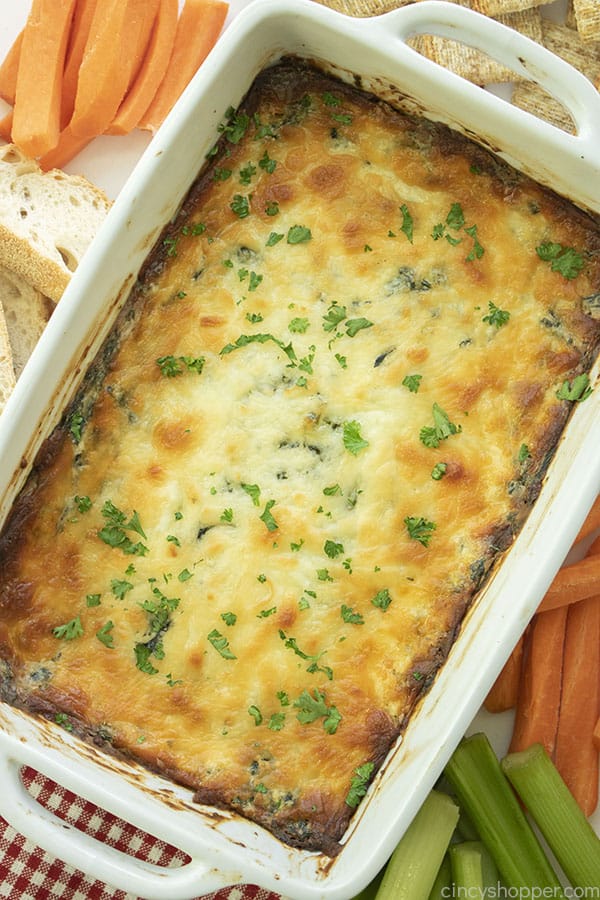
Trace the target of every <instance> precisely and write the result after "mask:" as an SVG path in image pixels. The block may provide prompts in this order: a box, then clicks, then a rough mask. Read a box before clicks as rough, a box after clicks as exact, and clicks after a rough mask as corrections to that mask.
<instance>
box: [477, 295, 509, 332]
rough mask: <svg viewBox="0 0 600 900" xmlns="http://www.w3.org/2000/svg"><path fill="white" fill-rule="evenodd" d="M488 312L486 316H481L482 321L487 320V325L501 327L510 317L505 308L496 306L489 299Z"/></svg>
mask: <svg viewBox="0 0 600 900" xmlns="http://www.w3.org/2000/svg"><path fill="white" fill-rule="evenodd" d="M488 310H489V312H488V314H487V316H483V317H482V320H481V321H482V322H487V323H488V324H489V325H493V326H494V327H495V328H501V327H502V326H503V325H506V323H507V322H508V320H509V319H510V313H509V312H508V310H507V309H500V308H499V307H498V306H496V304H495V303H492V301H491V300H490V301H489V303H488Z"/></svg>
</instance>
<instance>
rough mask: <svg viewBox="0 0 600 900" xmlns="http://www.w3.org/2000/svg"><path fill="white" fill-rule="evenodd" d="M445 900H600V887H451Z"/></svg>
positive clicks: (498, 885) (499, 885)
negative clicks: (565, 899) (559, 899)
mask: <svg viewBox="0 0 600 900" xmlns="http://www.w3.org/2000/svg"><path fill="white" fill-rule="evenodd" d="M441 893H442V897H444V898H445V900H545V898H548V900H558V898H562V897H566V898H567V900H600V886H599V887H570V886H567V887H552V886H550V887H549V886H544V887H536V886H535V885H533V886H532V887H506V886H505V885H503V884H500V883H498V884H493V885H489V886H487V887H483V888H480V887H473V886H471V887H465V886H461V885H451V886H450V887H443V888H442V891H441Z"/></svg>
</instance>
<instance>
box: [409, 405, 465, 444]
mask: <svg viewBox="0 0 600 900" xmlns="http://www.w3.org/2000/svg"><path fill="white" fill-rule="evenodd" d="M432 414H433V426H428V425H426V426H424V427H423V428H421V431H420V433H419V438H420V440H421V443H423V444H425V446H426V447H439V445H440V442H441V441H444V440H446V438H449V437H450V435H452V434H459V433H460V432H461V431H462V428H461V426H460V425H455V424H454V422H451V421H450V419H449V418H448V415H447V413H445V412H444V410H443V409H442V408H441V406H439V405H438V404H437V403H434V404H433V407H432Z"/></svg>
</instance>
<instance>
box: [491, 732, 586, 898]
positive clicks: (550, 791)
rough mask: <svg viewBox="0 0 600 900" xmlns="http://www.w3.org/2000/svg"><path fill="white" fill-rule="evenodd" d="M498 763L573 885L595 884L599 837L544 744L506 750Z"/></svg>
mask: <svg viewBox="0 0 600 900" xmlns="http://www.w3.org/2000/svg"><path fill="white" fill-rule="evenodd" d="M501 766H502V770H503V771H504V773H505V775H506V777H507V778H508V779H509V781H510V783H511V784H512V785H513V787H514V789H515V790H516V792H517V793H518V794H519V796H520V797H521V799H522V801H523V803H524V804H525V806H526V807H527V809H528V810H529V813H530V814H531V816H532V818H533V820H534V821H535V823H536V825H537V826H538V828H539V829H540V831H541V833H542V834H543V835H544V837H545V839H546V841H547V842H548V846H549V847H550V849H551V850H552V852H553V853H554V855H555V856H556V859H557V860H558V862H559V864H560V866H561V868H562V870H563V872H564V873H565V875H566V876H567V878H568V879H569V881H570V882H571V884H572V885H573V887H580V888H586V887H590V888H598V887H599V886H600V839H599V838H598V836H597V835H596V833H595V832H594V829H593V828H592V826H591V825H590V823H589V822H588V820H587V819H586V817H585V815H584V813H583V811H582V810H581V808H580V807H579V805H578V804H577V801H576V800H575V798H574V797H573V795H572V794H571V792H570V790H569V789H568V787H567V785H566V784H565V782H564V781H563V779H562V777H561V775H560V773H559V771H558V769H557V768H556V766H555V765H554V763H553V762H552V760H551V759H550V757H549V756H548V754H547V752H546V750H545V749H544V747H542V745H541V744H533V746H531V747H529V748H528V749H527V750H522V751H521V752H519V753H509V754H508V756H505V757H504V759H503V760H502V762H501Z"/></svg>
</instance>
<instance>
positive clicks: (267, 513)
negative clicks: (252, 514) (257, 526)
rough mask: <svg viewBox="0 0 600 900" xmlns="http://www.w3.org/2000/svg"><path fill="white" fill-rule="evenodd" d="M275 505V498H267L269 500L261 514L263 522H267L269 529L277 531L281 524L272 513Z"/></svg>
mask: <svg viewBox="0 0 600 900" xmlns="http://www.w3.org/2000/svg"><path fill="white" fill-rule="evenodd" d="M274 506H275V500H267V502H266V504H265V508H264V509H263V511H262V513H261V515H260V520H261V522H264V523H265V525H266V526H267V529H268V530H269V531H277V529H278V528H279V525H278V524H277V522H276V521H275V519H274V517H273V515H272V513H271V510H272V509H273V507H274Z"/></svg>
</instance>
